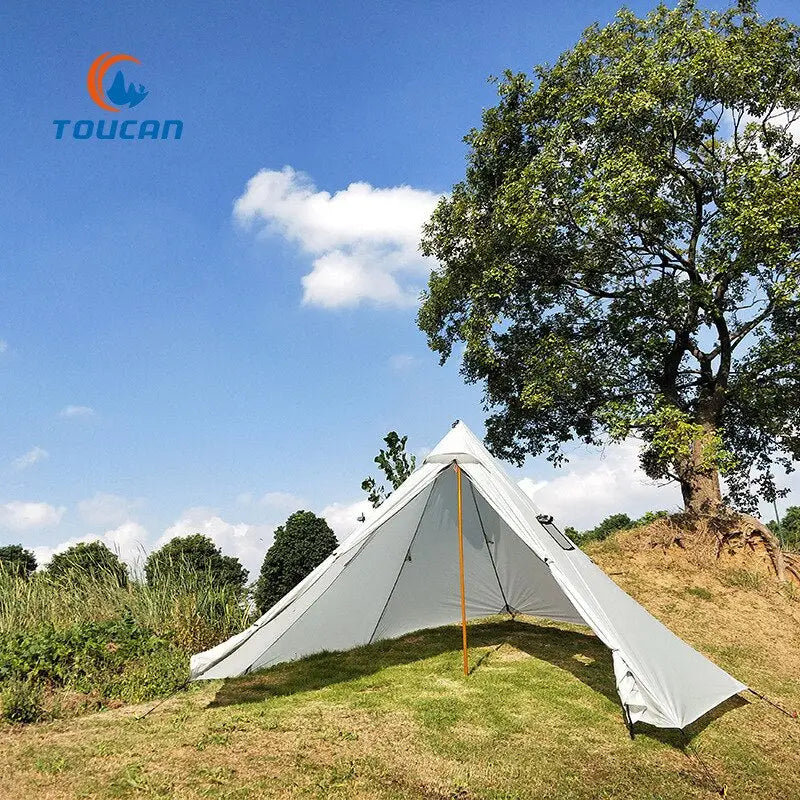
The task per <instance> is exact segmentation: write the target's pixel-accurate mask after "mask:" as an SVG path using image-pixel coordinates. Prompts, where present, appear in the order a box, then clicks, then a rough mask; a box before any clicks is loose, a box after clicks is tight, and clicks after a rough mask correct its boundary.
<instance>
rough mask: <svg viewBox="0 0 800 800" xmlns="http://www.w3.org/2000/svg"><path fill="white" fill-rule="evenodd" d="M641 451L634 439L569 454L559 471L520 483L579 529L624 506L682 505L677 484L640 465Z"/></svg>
mask: <svg viewBox="0 0 800 800" xmlns="http://www.w3.org/2000/svg"><path fill="white" fill-rule="evenodd" d="M638 454H639V444H638V443H637V442H635V441H633V440H629V441H626V442H623V443H622V444H619V445H616V446H610V447H608V448H606V450H605V451H604V452H602V453H592V454H587V455H585V456H578V457H576V458H572V459H570V461H569V463H568V464H567V465H566V466H565V467H564V468H562V469H560V470H558V472H557V473H556V477H553V478H550V479H544V480H538V481H535V480H533V479H531V478H523V479H522V480H521V481H520V482H519V485H520V487H521V488H522V490H523V491H524V492H525V493H526V494H527V495H529V496H530V497H532V498H533V500H534V501H535V502H536V504H537V505H538V506H539V507H540V508H541V509H542V511H543V512H544V513H547V514H552V515H553V517H554V518H555V519H556V521H557V522H559V523H560V524H561V525H563V526H567V525H572V526H573V527H575V528H578V530H586V529H588V528H592V527H594V526H595V525H597V523H599V522H601V521H602V520H603V519H605V518H606V517H607V516H609V515H610V514H616V513H619V512H624V513H626V514H628V515H629V516H631V517H633V518H636V517H639V516H641V515H642V514H644V513H645V512H646V511H656V510H659V509H666V510H668V511H677V510H678V509H679V508H680V507H681V506H682V503H681V494H680V489H679V488H678V486H677V485H676V484H669V485H667V486H663V485H661V484H656V483H654V482H653V481H651V480H650V479H649V478H648V477H647V476H646V475H645V474H644V472H642V470H641V468H640V467H639V455H638Z"/></svg>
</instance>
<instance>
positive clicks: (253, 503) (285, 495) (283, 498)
mask: <svg viewBox="0 0 800 800" xmlns="http://www.w3.org/2000/svg"><path fill="white" fill-rule="evenodd" d="M236 503H237V505H240V506H246V507H248V508H266V509H270V510H272V511H275V512H279V513H282V514H283V513H285V514H289V513H290V512H292V511H297V510H298V509H302V508H305V507H306V506H307V505H308V504H307V503H306V501H305V500H303V498H302V497H299V496H298V495H296V494H292V493H291V492H266V493H265V494H262V495H261V497H257V496H256V495H254V494H253V492H242V493H241V494H238V495H236Z"/></svg>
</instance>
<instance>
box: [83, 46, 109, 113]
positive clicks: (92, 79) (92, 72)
mask: <svg viewBox="0 0 800 800" xmlns="http://www.w3.org/2000/svg"><path fill="white" fill-rule="evenodd" d="M110 55H111V53H110V52H108V53H101V54H100V55H99V56H97V58H96V59H95V60H94V61H92V64H91V66H90V67H89V72H88V73H87V75H86V89H87V91H88V92H89V97H91V98H92V100H93V101H94V102H95V103H97V105H99V106H100V107H101V108H102V107H103V99H102V97H98V96H97V94H96V92H97V89H96V88H95V87H96V86H97V68H98V67H99V66H100V62H101V61H102V60H103V59H104V58H107V57H108V56H110Z"/></svg>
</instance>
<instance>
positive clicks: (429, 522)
mask: <svg viewBox="0 0 800 800" xmlns="http://www.w3.org/2000/svg"><path fill="white" fill-rule="evenodd" d="M456 496H457V489H456V473H455V470H453V469H446V470H445V471H444V472H442V474H441V475H440V476H439V477H438V478H437V479H436V483H435V485H434V489H433V492H432V494H431V497H430V501H429V502H428V506H427V508H426V509H425V514H424V515H423V517H422V520H421V521H420V526H419V530H418V532H417V535H416V538H415V539H414V543H413V545H412V547H411V550H410V552H409V558H410V560H406V561H405V562H404V563H403V566H402V570H401V572H400V575H399V577H398V579H397V584H396V586H395V588H394V591H393V593H392V596H391V599H390V601H389V603H388V605H387V606H386V610H385V612H384V615H383V617H382V619H381V621H380V624H379V625H378V628H377V629H376V632H375V638H376V639H385V638H389V637H392V636H399V635H401V634H403V633H408V632H409V631H413V630H419V629H420V628H433V627H437V626H439V625H447V624H450V623H453V622H458V621H460V619H461V589H460V569H459V555H458V519H457V502H456ZM462 530H463V538H464V583H465V586H466V597H467V616H468V617H470V618H476V617H485V616H489V615H492V614H499V613H502V611H503V610H504V607H505V601H504V600H503V594H502V592H501V591H500V586H499V584H498V581H497V575H496V574H495V570H494V567H493V566H492V561H491V558H490V557H489V551H488V549H487V546H486V540H485V539H484V536H483V531H482V529H481V526H480V521H479V519H478V513H477V510H476V507H475V503H474V501H473V499H472V495H471V492H470V491H469V483H468V478H467V477H466V476H464V477H463V479H462Z"/></svg>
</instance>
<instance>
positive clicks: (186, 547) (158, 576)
mask: <svg viewBox="0 0 800 800" xmlns="http://www.w3.org/2000/svg"><path fill="white" fill-rule="evenodd" d="M144 574H145V577H146V578H147V583H148V585H150V586H153V585H155V584H157V583H160V582H163V581H172V582H186V581H187V580H188V581H193V582H208V583H210V584H213V585H214V586H216V587H217V588H223V587H228V588H231V589H236V590H241V589H243V588H244V585H245V583H247V570H246V569H245V568H244V567H243V566H242V564H241V562H240V561H239V559H238V558H236V557H235V556H226V555H224V554H223V552H222V550H221V549H220V548H219V547H217V546H216V545H215V544H214V542H212V541H211V539H209V538H208V536H204V535H203V534H202V533H194V534H191V535H189V536H176V537H174V538H173V539H170V540H169V541H168V542H167V543H166V544H165V545H164V546H163V547H161V548H159V549H158V550H154V551H153V552H152V553H150V555H149V556H148V557H147V561H146V562H145V565H144Z"/></svg>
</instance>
